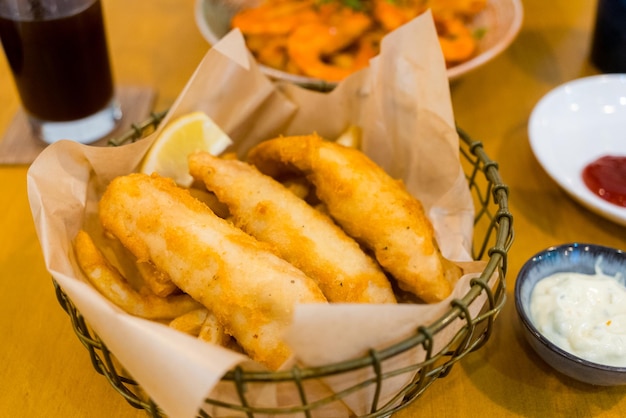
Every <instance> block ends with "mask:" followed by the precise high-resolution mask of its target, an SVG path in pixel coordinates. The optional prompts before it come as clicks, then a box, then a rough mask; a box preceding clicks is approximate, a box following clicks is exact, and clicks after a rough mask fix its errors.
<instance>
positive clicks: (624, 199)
mask: <svg viewBox="0 0 626 418" xmlns="http://www.w3.org/2000/svg"><path fill="white" fill-rule="evenodd" d="M582 176H583V181H584V182H585V185H586V186H587V187H588V188H589V190H591V191H592V192H594V193H595V194H597V195H598V196H600V197H601V198H602V199H604V200H606V201H609V202H611V203H614V204H616V205H618V206H624V207H626V156H625V157H617V156H612V155H606V156H604V157H600V158H598V159H597V160H595V161H593V162H591V163H589V164H588V165H587V166H586V167H585V169H584V170H583V174H582Z"/></svg>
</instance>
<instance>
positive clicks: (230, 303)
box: [100, 174, 326, 369]
mask: <svg viewBox="0 0 626 418" xmlns="http://www.w3.org/2000/svg"><path fill="white" fill-rule="evenodd" d="M100 220H101V222H102V225H103V227H104V229H105V230H106V231H108V232H109V233H111V234H113V235H114V236H116V237H117V238H118V239H119V240H120V241H121V242H122V243H123V244H124V246H125V247H127V248H128V249H129V250H130V251H131V252H132V253H133V254H135V256H136V257H137V258H138V259H139V260H140V261H150V262H152V263H153V264H154V265H155V266H156V267H157V268H158V269H160V270H162V271H164V272H166V273H167V274H168V275H169V277H170V278H171V279H172V281H173V282H174V283H175V284H176V285H177V286H178V287H179V288H180V289H182V290H183V291H184V292H185V293H187V294H189V295H191V296H192V297H193V298H194V299H196V300H197V301H199V302H200V303H202V304H203V305H204V306H206V307H207V308H208V309H209V310H211V311H212V312H213V313H214V314H215V317H216V318H217V319H218V321H219V322H220V323H221V324H222V325H223V326H224V328H225V331H226V332H227V333H228V334H229V335H232V336H233V337H235V338H236V339H237V341H238V342H239V343H240V344H241V346H242V347H243V348H244V349H245V350H246V352H247V353H248V354H249V355H250V356H251V357H252V358H253V359H255V360H257V361H259V362H260V363H262V364H265V365H266V366H268V367H269V368H271V369H276V368H278V367H279V366H280V365H281V364H283V362H284V361H285V360H286V359H287V358H288V357H289V356H290V355H291V352H290V350H289V348H288V347H287V346H286V345H285V344H284V343H283V341H282V334H283V331H284V330H285V328H286V327H287V326H288V325H289V323H290V322H291V316H292V313H293V311H294V308H295V306H296V305H297V304H301V303H326V299H325V297H324V295H323V294H322V292H321V291H320V289H319V287H318V286H317V285H316V284H315V282H314V281H313V280H312V279H310V278H309V277H307V276H306V275H305V274H304V273H302V271H300V270H298V269H297V268H296V267H294V266H292V265H291V264H289V263H288V262H286V261H285V260H283V259H281V258H279V257H278V256H276V255H275V254H274V253H272V252H271V251H269V250H268V249H267V247H266V245H264V244H261V243H260V242H259V241H257V240H256V239H254V238H252V237H251V236H250V235H248V234H246V233H244V232H243V231H241V230H240V229H238V228H236V227H234V226H233V225H232V224H230V223H228V222H227V221H225V220H223V219H221V218H219V217H218V216H216V215H215V214H214V213H213V212H212V211H211V210H210V209H209V208H208V207H207V206H206V205H205V204H203V203H201V202H200V201H198V200H196V199H195V198H193V197H192V196H191V195H190V194H189V192H188V191H187V190H184V189H181V188H179V187H177V186H176V185H175V183H174V182H173V181H172V180H170V179H165V178H162V177H158V176H157V175H153V176H147V175H145V174H130V175H127V176H122V177H118V178H116V179H114V180H113V181H112V182H111V184H110V185H109V186H108V188H107V190H106V192H105V193H104V195H103V197H102V199H101V201H100Z"/></svg>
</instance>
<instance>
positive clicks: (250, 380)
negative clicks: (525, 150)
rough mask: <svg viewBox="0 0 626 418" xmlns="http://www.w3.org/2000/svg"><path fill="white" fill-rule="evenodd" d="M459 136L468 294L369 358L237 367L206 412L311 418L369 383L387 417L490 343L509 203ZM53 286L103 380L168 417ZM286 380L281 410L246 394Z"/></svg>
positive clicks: (377, 410)
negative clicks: (467, 218)
mask: <svg viewBox="0 0 626 418" xmlns="http://www.w3.org/2000/svg"><path fill="white" fill-rule="evenodd" d="M164 115H165V113H154V114H152V115H151V117H150V118H149V119H148V120H147V121H146V122H144V123H142V124H140V125H133V126H132V130H130V131H129V132H127V133H126V134H125V135H123V136H121V137H120V138H118V139H116V140H112V141H110V145H112V146H116V145H121V144H123V143H127V142H132V141H135V140H138V139H140V138H142V137H143V136H145V135H146V134H147V133H148V132H151V131H153V130H154V129H155V128H156V127H157V126H158V124H159V122H160V121H161V120H162V118H163V117H164ZM458 133H459V137H460V138H461V141H460V155H461V160H462V165H463V168H464V171H465V174H466V178H467V181H468V185H469V187H470V190H471V192H472V195H473V198H474V202H475V206H476V213H475V218H474V228H475V233H474V236H475V238H474V241H475V242H474V245H473V249H472V256H473V258H474V259H475V260H485V261H487V264H486V267H485V269H484V271H483V272H482V274H481V275H480V277H478V278H475V279H473V280H472V281H471V288H470V290H469V291H468V292H467V294H466V295H465V296H464V297H463V298H461V299H455V300H452V302H451V303H450V309H449V310H448V311H447V312H446V314H445V315H443V316H442V317H440V318H439V319H438V320H437V321H435V322H434V323H432V324H430V325H428V326H422V327H419V328H418V329H417V330H415V333H414V334H413V335H412V336H411V337H409V338H407V339H405V340H404V341H401V342H399V343H397V344H394V345H392V346H390V347H387V348H384V349H382V350H370V352H369V354H368V355H366V356H363V357H361V358H357V359H353V360H349V361H344V362H341V363H336V364H330V365H326V366H322V367H314V368H300V367H297V366H296V367H293V368H292V369H290V370H287V371H280V372H251V371H246V370H244V369H242V368H240V367H236V368H234V369H232V370H231V371H229V372H228V373H226V375H224V376H223V378H222V382H221V383H222V384H227V385H232V387H233V388H234V390H235V393H236V394H237V397H238V399H237V401H233V402H230V403H227V402H224V401H220V400H217V399H212V398H207V399H206V400H205V406H206V410H211V409H212V408H213V407H220V408H222V409H226V410H230V411H232V412H233V413H237V414H239V415H245V416H247V417H250V418H253V417H256V416H258V414H270V415H271V414H274V415H277V416H281V415H287V414H298V413H299V414H300V416H304V417H311V416H312V413H313V411H314V410H316V409H317V408H321V407H324V406H325V405H327V404H329V403H332V402H337V401H340V400H341V399H343V398H344V397H346V396H348V395H350V394H351V393H353V392H355V391H357V390H360V389H362V388H365V387H372V388H374V396H373V399H372V402H371V405H369V413H367V414H366V415H362V417H368V418H369V417H372V418H373V417H384V416H389V415H391V414H392V413H393V412H396V411H398V410H400V409H402V408H404V407H406V406H408V405H409V404H410V403H411V402H412V401H414V400H415V399H417V398H418V397H419V396H420V395H421V394H422V393H423V392H424V391H425V390H426V389H427V388H428V387H429V386H430V385H431V384H432V383H433V382H435V380H436V379H438V378H441V377H444V376H446V375H447V374H448V373H449V372H450V369H451V368H452V366H453V365H454V364H455V363H456V362H458V361H459V360H461V359H462V358H463V357H464V356H465V355H467V354H468V353H470V352H472V351H474V350H477V349H478V348H480V347H481V346H483V345H484V344H485V343H486V342H487V340H488V339H489V337H490V335H491V333H492V332H493V325H494V320H495V318H496V316H497V314H498V313H499V312H500V310H501V308H502V306H503V305H504V302H505V287H506V286H505V275H506V270H507V254H508V251H509V249H510V247H511V244H512V242H513V226H512V223H513V217H512V215H511V213H510V212H509V208H508V193H509V192H508V187H507V186H506V185H505V184H504V183H503V181H502V179H501V177H500V173H499V171H498V164H497V163H496V162H495V161H492V160H491V159H490V158H489V157H488V156H487V154H486V153H485V151H484V149H483V145H482V143H481V142H478V141H474V140H472V139H471V138H470V137H469V136H468V135H467V134H466V133H465V132H463V131H462V130H461V129H458ZM494 272H498V279H497V282H496V283H495V285H492V286H490V285H489V279H490V278H491V277H492V275H493V273H494ZM54 286H55V290H56V295H57V299H58V301H59V303H60V304H61V306H62V307H63V309H64V310H65V311H66V312H67V313H68V315H69V317H70V319H71V323H72V326H73V328H74V331H75V333H76V335H77V336H78V338H79V340H80V341H81V342H82V343H83V345H84V346H85V347H86V348H87V350H88V352H89V355H90V357H91V361H92V364H93V367H94V368H95V370H96V371H97V372H98V373H100V374H102V375H103V376H104V377H106V379H107V380H108V381H109V383H110V384H111V385H112V386H113V387H114V388H115V390H117V391H118V392H119V393H120V394H121V395H122V396H123V397H124V398H125V399H126V400H127V401H128V403H129V404H130V405H132V406H133V407H135V408H139V409H144V410H145V411H146V412H147V413H148V415H149V416H151V417H155V418H161V417H164V416H165V415H164V413H163V411H161V410H160V409H159V407H158V405H156V403H155V402H153V401H152V400H151V399H150V398H149V397H148V396H146V395H145V393H144V392H143V390H142V389H141V387H140V385H139V384H138V383H137V382H136V381H134V380H133V379H132V377H130V376H129V375H128V374H127V373H126V372H125V370H124V369H123V367H122V366H121V365H120V364H119V363H118V362H117V361H116V359H115V357H114V355H113V353H111V352H110V351H109V350H108V349H107V346H106V344H105V343H104V342H103V341H102V340H100V339H99V338H98V336H97V335H96V334H95V333H94V332H93V330H92V329H91V328H90V327H89V325H88V324H87V322H86V321H85V319H84V318H83V316H82V315H81V313H80V312H78V311H77V309H76V307H75V306H74V305H73V304H72V301H71V300H69V298H68V297H67V295H66V294H65V293H64V292H63V290H62V289H61V288H60V287H59V286H58V284H57V283H56V282H54ZM481 295H486V303H485V306H484V307H483V308H482V310H481V311H480V313H479V314H478V315H477V316H474V317H472V315H471V314H470V312H469V308H468V306H469V305H470V304H471V303H472V301H474V300H475V299H476V298H478V297H479V296H481ZM458 320H461V321H463V326H462V327H461V328H460V329H459V330H458V331H457V332H456V333H455V334H454V336H453V338H451V339H450V341H449V342H447V343H446V344H445V346H444V347H443V348H441V349H439V350H437V351H436V350H434V349H433V339H434V338H435V336H436V335H437V334H438V333H439V332H441V331H442V330H444V329H445V328H446V327H448V326H449V325H450V324H451V323H452V322H454V321H458ZM418 346H421V347H422V348H423V350H424V352H425V353H426V356H425V360H424V361H422V362H420V363H418V364H412V365H411V366H410V367H409V368H406V367H404V368H403V369H402V370H391V371H390V370H385V371H383V368H382V367H381V364H382V362H384V361H385V360H388V359H391V358H393V357H394V356H398V355H401V354H402V353H404V352H406V351H408V350H410V349H413V348H415V347H418ZM364 369H368V370H369V371H370V376H373V377H371V378H368V379H367V380H365V381H356V382H354V385H353V386H352V387H349V388H346V389H344V390H342V391H341V392H339V393H334V394H333V395H331V396H328V397H327V398H323V399H315V400H314V401H310V400H309V399H307V391H306V387H305V386H306V385H305V383H306V382H307V381H308V380H310V379H320V378H324V377H329V376H336V375H341V374H344V373H350V372H353V371H356V370H364ZM410 372H413V373H414V374H415V377H414V378H413V379H412V380H411V381H410V382H409V383H407V384H406V385H405V386H404V387H402V388H401V389H400V390H398V392H397V394H396V395H395V397H394V398H393V399H391V400H390V401H387V402H384V403H383V402H380V398H379V395H380V391H381V386H382V384H383V382H384V381H385V380H386V379H388V378H391V377H393V376H395V375H398V374H400V373H410ZM286 382H288V383H290V384H293V385H295V386H296V388H297V389H298V393H299V396H300V400H299V401H300V402H299V404H298V405H295V406H289V407H277V408H259V407H255V406H251V402H250V400H249V399H248V397H247V387H250V385H255V384H265V385H272V384H284V383H286ZM197 416H198V417H210V416H211V415H210V414H209V413H208V412H206V411H205V410H204V408H203V409H201V410H200V411H198V414H197Z"/></svg>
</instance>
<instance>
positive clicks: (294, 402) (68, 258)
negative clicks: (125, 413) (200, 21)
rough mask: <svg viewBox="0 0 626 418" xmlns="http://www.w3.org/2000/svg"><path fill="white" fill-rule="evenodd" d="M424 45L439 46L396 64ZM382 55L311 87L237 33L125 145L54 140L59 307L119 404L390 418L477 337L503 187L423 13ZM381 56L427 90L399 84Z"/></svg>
mask: <svg viewBox="0 0 626 418" xmlns="http://www.w3.org/2000/svg"><path fill="white" fill-rule="evenodd" d="M415 35H420V36H424V37H426V38H429V39H430V40H431V42H430V43H429V44H427V45H430V46H431V47H432V51H433V52H432V53H426V54H424V55H420V56H412V55H411V54H413V52H409V53H408V54H409V56H404V55H403V53H401V55H400V56H398V55H397V54H398V51H405V50H406V48H404V46H405V45H407V44H411V43H412V39H414V36H415ZM390 42H391V44H392V45H395V46H397V47H398V48H392V52H388V51H385V50H383V51H382V52H381V57H380V61H379V63H380V65H382V68H383V69H387V70H380V69H379V71H372V72H371V73H369V72H368V71H367V70H366V71H365V72H361V73H360V74H359V75H353V76H348V78H347V79H346V80H345V81H344V82H342V83H340V84H339V85H338V86H337V88H336V89H334V90H333V92H331V93H319V92H315V91H310V90H306V89H302V88H301V87H299V86H296V85H293V84H280V83H279V84H276V83H273V82H272V81H271V80H269V79H268V78H267V77H266V76H264V75H262V74H261V72H260V69H259V68H258V66H256V63H255V62H254V60H251V61H249V65H241V63H242V62H243V61H242V59H244V60H245V59H246V58H247V59H251V58H250V57H249V55H248V54H249V52H248V50H247V49H246V47H245V43H244V40H243V37H242V36H241V34H239V33H237V32H233V33H231V34H230V35H228V36H226V37H225V39H223V40H222V41H220V43H219V44H218V45H217V46H216V47H214V48H212V49H211V50H210V51H209V52H208V53H207V56H206V57H205V59H204V60H203V62H202V63H201V64H200V66H199V68H198V70H197V71H196V72H195V74H194V76H193V77H192V79H191V80H190V81H189V83H188V85H187V86H186V88H185V89H184V90H183V92H181V95H180V97H179V99H178V100H177V101H176V102H175V104H174V106H173V107H172V108H171V109H170V110H169V111H168V112H167V113H164V114H160V115H156V114H155V115H153V116H152V117H151V119H150V120H148V121H146V122H145V123H144V124H143V125H141V126H139V127H136V129H134V130H133V131H132V132H129V134H128V135H126V136H124V137H122V138H118V140H115V141H113V143H114V144H115V145H121V146H117V147H104V148H103V147H90V146H86V145H81V144H77V143H74V142H71V141H60V142H59V143H56V144H54V145H52V146H50V147H49V148H47V149H46V150H45V151H44V152H43V153H42V154H41V155H40V157H39V158H38V159H37V161H35V163H33V165H32V166H31V168H30V170H29V195H30V197H31V202H32V207H33V215H34V216H35V223H36V226H37V231H38V234H39V236H40V241H41V244H42V247H43V248H44V255H45V259H46V265H47V268H48V269H49V271H50V272H51V273H52V275H53V278H54V284H55V288H56V291H57V297H58V299H59V302H60V303H61V305H62V306H63V308H64V309H65V310H66V311H67V312H68V314H69V316H70V318H71V321H72V325H73V326H74V329H75V331H76V334H77V335H78V337H79V338H80V340H81V341H82V342H83V344H84V345H85V346H86V347H87V349H88V350H89V352H90V354H91V358H92V361H93V365H94V367H95V368H96V370H97V371H98V372H100V373H102V374H104V375H105V376H106V377H107V379H108V380H109V382H111V384H112V385H113V386H114V388H115V389H116V390H117V391H118V392H119V393H120V394H121V395H122V396H124V397H125V398H126V399H127V400H128V402H129V403H130V404H131V405H133V406H135V407H137V408H143V409H145V410H147V411H148V412H149V414H150V415H152V416H155V417H161V416H176V417H187V416H189V417H192V416H214V417H219V416H248V417H251V416H254V417H261V416H293V417H300V416H304V417H315V416H333V417H342V416H345V417H350V416H372V417H373V416H388V415H389V414H390V413H392V412H394V411H397V410H398V409H400V408H403V407H405V406H406V405H407V404H408V403H409V402H412V401H414V400H415V399H417V398H418V397H419V396H420V395H421V394H422V393H423V392H424V390H426V388H428V387H429V386H430V385H431V384H432V383H433V382H435V381H436V380H437V379H438V378H440V377H443V376H445V375H446V374H448V373H449V372H450V369H451V367H452V366H453V365H454V364H455V363H456V362H458V361H459V360H460V359H462V358H463V357H464V356H465V355H466V354H468V353H470V352H472V351H473V350H476V349H478V348H479V347H481V346H482V345H483V344H485V342H486V341H487V340H488V338H489V336H490V334H491V333H492V332H493V327H494V320H495V318H496V316H497V314H498V312H499V311H500V309H501V308H502V304H503V303H504V297H505V296H504V295H505V283H504V278H505V273H506V258H507V253H508V250H509V247H510V245H511V241H512V237H513V232H512V217H511V214H510V213H509V211H508V189H507V187H506V185H505V184H504V183H503V181H502V179H501V178H500V175H499V172H498V167H497V164H496V163H495V162H494V161H492V160H490V159H489V157H488V156H487V154H486V153H485V151H484V149H483V146H482V144H481V143H480V142H476V141H473V140H471V139H470V138H469V136H468V135H466V134H465V133H464V132H462V131H460V130H458V129H457V128H456V127H455V125H454V119H453V116H452V111H451V106H450V104H449V97H448V95H447V94H446V86H447V82H448V80H447V77H446V76H445V71H443V69H445V64H444V63H445V61H444V60H443V57H442V56H441V55H440V51H439V50H438V48H437V47H436V46H433V44H435V43H436V35H435V30H434V26H433V24H432V20H429V19H426V18H424V19H422V20H418V21H416V22H415V23H414V24H413V25H408V26H407V27H406V29H404V30H401V31H399V32H397V35H394V36H393V38H392V39H391V41H390ZM226 46H227V47H226ZM389 61H392V62H394V63H396V64H397V63H398V62H405V61H406V62H409V61H410V62H414V63H415V62H416V63H421V64H423V65H418V66H417V67H416V68H420V70H419V71H424V69H426V73H424V74H427V75H428V78H425V79H423V80H422V81H420V82H418V83H417V84H416V85H407V84H405V83H404V81H406V80H407V78H406V77H391V80H393V81H392V82H391V83H390V82H388V81H389V80H390V78H389V77H388V75H389V73H386V71H388V70H389V69H391V70H393V69H394V68H395V67H397V65H396V66H387V65H385V64H386V63H387V62H389ZM373 65H376V64H373ZM404 70H406V68H404ZM385 74H386V76H385ZM225 76H226V77H230V79H229V80H228V81H229V82H227V83H226V82H224V77H225ZM379 76H385V79H384V81H386V82H385V83H381V82H380V81H381V80H378V81H377V79H376V77H379ZM220 80H221V81H222V82H221V83H220V82H219V81H220ZM408 80H413V79H411V78H408ZM367 86H370V87H367ZM371 86H374V87H371ZM418 92H419V93H418ZM442 92H443V94H442ZM418 96H420V97H422V98H428V100H424V101H421V100H415V98H416V97H418ZM411 98H413V99H411ZM382 104H387V105H390V104H394V108H395V109H396V112H391V113H390V112H386V111H385V110H384V109H385V106H383V105H382ZM320 107H321V108H324V109H328V110H329V111H331V112H330V113H329V114H324V115H321V114H320V112H319V108H320ZM417 114H419V115H425V117H420V118H416V115H417ZM329 115H332V117H329ZM426 115H427V116H426ZM398 124H400V125H402V126H403V127H404V128H403V129H402V130H401V131H395V130H394V126H398ZM51 172H54V173H58V174H59V176H50V173H51ZM59 177H61V178H62V181H59ZM146 353H150V355H146ZM172 395H175V396H172Z"/></svg>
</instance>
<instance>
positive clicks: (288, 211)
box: [189, 152, 396, 303]
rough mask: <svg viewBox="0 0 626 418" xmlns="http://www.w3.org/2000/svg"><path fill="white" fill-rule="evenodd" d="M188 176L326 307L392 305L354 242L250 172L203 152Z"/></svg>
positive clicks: (387, 287)
mask: <svg viewBox="0 0 626 418" xmlns="http://www.w3.org/2000/svg"><path fill="white" fill-rule="evenodd" d="M189 170H190V173H191V175H192V176H193V177H194V178H195V179H196V180H199V181H203V182H204V184H205V185H206V187H207V189H208V190H209V191H211V192H213V193H215V195H216V196H217V198H218V199H219V201H220V202H223V203H225V204H226V205H227V206H228V210H229V212H230V214H231V216H232V220H233V222H234V224H235V225H237V226H238V227H240V228H242V229H243V230H244V231H246V232H247V233H249V234H250V235H252V236H254V237H255V238H257V239H258V240H260V241H263V242H267V243H270V244H272V245H274V246H275V248H276V250H277V252H278V254H279V255H280V256H281V257H282V258H284V259H285V260H287V261H289V262H290V263H291V264H293V265H295V266H296V267H298V268H299V269H301V270H302V271H303V272H304V273H306V274H307V275H308V276H309V277H311V278H312V279H313V280H315V281H316V282H317V284H318V285H319V287H320V288H321V289H322V292H323V293H324V295H325V296H326V298H327V299H328V300H329V301H330V302H361V303H395V302H396V299H395V296H394V294H393V291H392V289H391V284H390V283H389V280H388V279H387V277H386V276H385V273H383V271H382V270H381V269H380V267H379V266H378V265H377V264H376V263H375V262H374V260H372V259H371V258H370V257H368V256H367V255H366V254H365V253H364V252H363V250H362V249H361V248H360V247H359V244H358V243H357V242H356V241H354V240H353V239H352V238H350V237H348V236H347V235H346V234H345V232H344V231H343V230H342V229H341V228H340V227H338V226H337V225H336V224H335V223H334V222H333V221H332V220H331V219H330V218H329V217H328V216H326V215H324V214H322V213H321V212H319V211H317V210H315V209H314V208H313V207H311V206H309V205H308V204H307V203H306V202H305V201H304V200H302V199H301V198H299V197H298V196H296V195H295V194H293V193H292V192H291V191H289V190H288V189H287V188H285V187H284V186H283V185H282V184H280V183H278V182H277V181H275V180H274V179H272V178H271V177H268V176H266V175H263V174H261V173H260V172H259V171H258V170H257V169H256V168H255V167H254V166H251V165H250V164H247V163H245V162H242V161H238V160H233V159H223V158H219V157H215V156H213V155H211V154H209V153H207V152H201V153H196V154H192V155H191V156H190V157H189Z"/></svg>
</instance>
